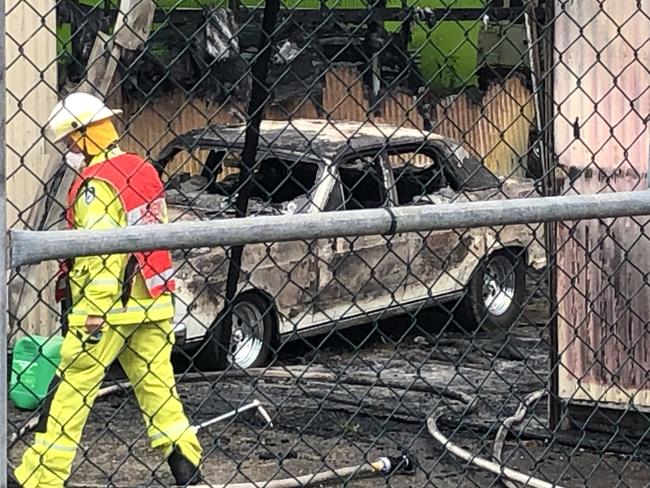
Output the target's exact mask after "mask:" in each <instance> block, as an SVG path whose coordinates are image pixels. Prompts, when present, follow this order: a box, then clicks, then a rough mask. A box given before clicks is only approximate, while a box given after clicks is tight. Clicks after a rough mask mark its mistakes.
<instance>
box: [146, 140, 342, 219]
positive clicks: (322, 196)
mask: <svg viewBox="0 0 650 488" xmlns="http://www.w3.org/2000/svg"><path fill="white" fill-rule="evenodd" d="M197 150H198V151H208V152H209V154H208V156H206V159H205V161H200V163H201V173H203V170H204V169H205V168H206V165H205V162H206V161H207V158H209V157H210V154H211V153H212V152H215V151H217V152H218V151H223V152H227V151H242V150H243V145H241V144H234V145H230V146H227V145H223V144H218V143H205V142H204V143H201V142H200V141H199V142H196V143H195V144H193V145H192V146H191V147H188V146H187V145H183V144H178V145H174V146H170V147H168V148H167V150H166V151H165V154H164V157H161V158H158V159H157V160H156V161H155V163H154V166H155V167H156V169H157V170H158V172H159V173H162V174H164V173H165V170H166V166H167V163H169V162H170V161H171V160H172V159H173V158H174V157H175V156H176V155H177V154H178V153H179V152H181V151H186V152H188V153H189V154H192V153H193V152H194V151H197ZM265 158H277V159H284V160H287V161H290V162H291V164H293V163H300V162H303V163H307V164H314V165H316V167H317V171H316V178H315V181H314V186H313V187H312V188H311V189H310V190H309V192H308V193H307V194H306V196H307V198H308V200H309V204H308V205H307V210H306V213H317V212H320V211H321V209H322V208H325V204H326V199H327V195H328V194H329V193H325V192H324V190H320V191H319V189H320V188H321V186H322V185H323V184H325V188H326V189H328V188H329V187H331V185H332V182H331V179H332V176H331V175H328V173H330V172H329V171H325V169H326V168H327V167H328V166H329V165H332V162H331V161H330V160H326V159H325V158H319V157H317V156H315V155H311V154H309V153H300V154H296V153H294V152H291V151H285V150H274V149H270V148H269V149H262V150H258V151H257V154H256V155H255V163H254V165H253V171H254V170H255V168H256V167H258V166H259V164H260V163H261V162H262V161H263V160H264V159H265ZM161 163H162V164H161Z"/></svg>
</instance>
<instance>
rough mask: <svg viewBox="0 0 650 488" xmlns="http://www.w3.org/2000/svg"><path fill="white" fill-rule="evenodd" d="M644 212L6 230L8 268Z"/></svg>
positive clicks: (630, 203) (488, 210) (560, 204)
mask: <svg viewBox="0 0 650 488" xmlns="http://www.w3.org/2000/svg"><path fill="white" fill-rule="evenodd" d="M640 215H650V191H647V190H644V191H634V192H619V193H605V194H598V195H572V196H560V197H542V198H521V199H512V200H491V201H480V202H469V203H452V204H444V205H421V206H411V207H399V208H393V209H385V208H379V209H372V210H349V211H341V212H324V213H313V214H298V215H282V216H273V217H247V218H242V219H220V220H208V221H197V222H178V223H173V224H164V225H163V224H160V225H147V226H134V227H128V228H122V229H115V230H98V231H23V230H15V231H11V266H12V267H18V266H22V265H26V264H34V263H38V262H41V261H46V260H50V259H61V258H69V257H73V256H93V255H101V254H114V253H124V252H132V251H135V250H151V249H190V248H198V247H217V246H237V245H244V244H255V243H261V242H282V241H295V240H309V239H321V238H330V237H347V236H358V235H376V234H387V233H389V232H390V231H391V230H394V232H396V233H401V232H416V231H430V230H446V229H457V228H461V229H462V228H470V227H483V226H499V225H509V224H527V223H537V222H548V221H563V220H583V219H595V218H599V219H602V218H612V217H625V216H640Z"/></svg>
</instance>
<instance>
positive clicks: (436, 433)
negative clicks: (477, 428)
mask: <svg viewBox="0 0 650 488" xmlns="http://www.w3.org/2000/svg"><path fill="white" fill-rule="evenodd" d="M427 428H428V429H429V433H430V434H431V435H432V436H433V438H434V439H435V440H436V441H438V442H439V443H440V444H442V446H443V447H444V448H445V450H447V451H448V452H450V453H451V454H453V455H454V456H456V457H459V458H460V459H462V460H463V461H467V462H469V463H472V464H473V465H474V466H477V467H479V468H481V469H484V470H486V471H489V472H490V473H493V474H495V475H497V476H504V477H506V478H508V479H510V480H512V481H516V482H518V483H521V484H523V485H524V486H530V487H532V488H564V487H563V486H561V485H555V484H552V483H549V482H548V481H542V480H540V479H537V478H533V477H532V476H530V475H529V474H524V473H521V472H519V471H515V470H514V469H510V468H506V467H505V466H502V465H500V464H498V463H495V462H492V461H488V460H487V459H485V458H482V457H479V456H475V455H473V454H472V453H470V452H469V451H466V450H465V449H463V448H462V447H460V446H457V445H456V444H454V443H453V442H451V441H450V440H449V439H448V438H447V437H445V435H444V434H443V433H442V432H440V430H439V429H438V425H437V424H436V420H435V419H434V418H433V417H429V419H427Z"/></svg>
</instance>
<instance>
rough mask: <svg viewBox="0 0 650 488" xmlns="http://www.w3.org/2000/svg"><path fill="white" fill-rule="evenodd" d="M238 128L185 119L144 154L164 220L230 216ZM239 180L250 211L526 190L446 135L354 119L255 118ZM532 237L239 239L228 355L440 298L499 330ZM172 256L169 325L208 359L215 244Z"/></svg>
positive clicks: (218, 317)
mask: <svg viewBox="0 0 650 488" xmlns="http://www.w3.org/2000/svg"><path fill="white" fill-rule="evenodd" d="M244 131H245V127H243V126H224V127H209V128H205V129H200V130H194V131H191V132H188V133H186V134H183V135H181V136H179V137H177V138H175V139H174V140H172V141H171V142H170V143H169V144H168V145H167V146H166V147H165V148H164V149H163V150H162V152H161V154H160V156H159V158H157V160H156V161H155V164H156V166H157V167H158V168H159V170H160V172H161V174H163V176H164V179H165V180H166V181H167V188H168V189H167V201H168V204H169V212H170V219H171V220H175V221H179V220H196V219H222V218H231V217H234V216H235V211H234V207H233V202H234V200H235V199H236V197H237V194H238V192H239V191H240V190H241V188H242V186H241V185H242V181H240V172H239V171H238V168H239V167H240V166H241V161H240V155H241V151H242V149H243V145H244ZM188 164H189V165H190V166H193V168H189V167H188V166H187V165H188ZM197 165H198V166H197ZM173 168H176V169H173ZM189 169H192V171H191V172H192V173H193V174H194V176H190V171H189ZM185 170H188V171H185ZM250 182H251V183H250V184H251V199H250V203H249V207H248V215H250V216H256V215H281V214H293V213H301V212H337V211H341V210H351V209H368V208H380V207H394V206H403V205H450V204H453V203H454V202H461V201H475V200H493V199H506V198H513V197H527V196H537V193H536V191H535V188H534V185H533V182H532V181H530V180H524V179H514V178H508V179H507V180H504V179H502V178H499V177H497V176H495V175H494V174H493V173H491V172H490V171H489V170H488V169H487V168H485V167H484V166H482V165H481V163H480V162H479V161H477V160H476V159H475V158H474V157H473V156H471V155H470V154H469V153H468V152H467V151H466V150H465V149H464V148H463V147H462V146H461V145H460V144H459V143H458V142H455V141H453V140H450V139H448V138H445V137H442V136H440V135H436V134H431V133H425V132H423V131H420V130H417V129H410V128H397V127H391V126H387V125H381V124H373V123H368V122H366V123H351V122H328V121H324V120H295V119H294V120H292V121H290V122H282V121H264V122H263V123H262V125H261V129H260V145H259V150H258V154H257V160H256V162H255V165H254V170H253V173H252V177H251V179H250ZM542 243H543V235H542V229H541V226H533V227H531V226H527V225H513V226H505V227H499V228H496V229H493V228H475V229H453V230H445V231H434V232H415V233H403V234H396V235H390V236H381V235H375V236H361V237H356V238H333V239H317V240H313V241H307V242H303V241H300V242H282V243H268V244H255V245H248V246H246V247H245V248H244V250H243V256H242V265H241V273H240V280H239V284H238V290H237V294H236V297H237V298H236V302H235V303H234V306H233V314H232V319H233V320H232V334H231V340H230V344H229V346H230V347H229V352H230V353H229V354H228V355H227V356H228V360H229V361H231V362H234V363H236V364H237V365H238V366H240V367H242V368H248V367H257V366H261V365H263V364H264V363H265V362H266V361H267V360H268V357H269V354H270V352H271V351H272V350H273V349H274V348H275V347H277V345H278V344H279V343H281V342H285V341H287V340H292V339H295V338H298V337H303V336H307V335H312V334H320V333H324V332H328V331H331V330H332V329H333V328H337V329H341V328H345V327H350V326H353V325H356V324H361V323H365V322H369V321H372V320H373V319H375V318H379V317H381V318H387V317H390V316H391V315H396V314H403V313H408V312H412V311H416V310H420V309H422V308H423V307H426V306H427V305H432V304H439V303H441V302H444V301H451V300H461V302H460V305H459V306H458V307H455V308H454V309H455V310H458V321H459V323H460V324H461V325H462V326H463V327H465V328H471V329H473V328H476V327H478V326H479V325H481V324H482V323H485V324H488V326H489V325H491V326H498V327H501V328H507V327H510V326H511V325H513V324H514V323H515V322H516V321H517V320H518V318H519V316H520V313H521V308H522V302H523V298H524V293H525V285H526V283H525V282H526V279H525V275H526V274H525V271H526V266H532V267H534V268H541V267H543V266H544V264H545V254H544V250H543V247H542ZM174 260H175V263H176V268H177V274H176V277H177V295H176V305H177V316H176V324H177V333H178V334H182V335H183V336H184V337H183V339H184V341H185V343H186V344H190V345H191V344H202V346H203V347H202V353H201V356H200V357H201V362H202V366H203V367H207V368H210V367H213V366H216V365H217V364H220V360H221V359H222V358H223V356H221V355H220V354H221V353H220V351H221V350H223V349H224V348H223V347H221V346H220V345H219V344H218V343H217V342H218V341H215V340H214V339H213V338H214V336H215V331H217V332H218V329H219V327H220V326H221V324H222V319H223V313H222V312H223V310H224V304H225V289H226V275H227V270H228V263H229V259H228V254H227V252H226V250H224V249H222V248H214V249H194V250H186V251H176V252H175V253H174ZM216 335H217V336H218V334H216ZM207 338H210V339H209V340H208V339H207Z"/></svg>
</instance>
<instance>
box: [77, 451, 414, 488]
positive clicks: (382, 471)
mask: <svg viewBox="0 0 650 488" xmlns="http://www.w3.org/2000/svg"><path fill="white" fill-rule="evenodd" d="M413 472H414V467H413V462H412V461H411V459H410V458H409V457H408V456H406V455H403V456H401V457H380V458H379V459H377V460H376V461H373V462H372V463H364V464H359V465H357V466H348V467H345V468H338V469H327V470H324V471H320V472H318V473H311V474H305V475H302V476H296V477H293V478H286V479H281V480H269V481H250V482H245V483H225V484H218V485H216V484H203V485H192V486H193V488H306V487H309V486H316V485H319V484H322V483H327V482H331V481H341V480H342V479H344V478H347V479H351V478H368V477H372V476H379V475H383V476H388V475H391V474H393V473H403V474H412V473H413ZM68 486H70V488H105V487H106V485H99V484H87V483H80V484H70V485H68ZM112 486H116V485H112Z"/></svg>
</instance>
